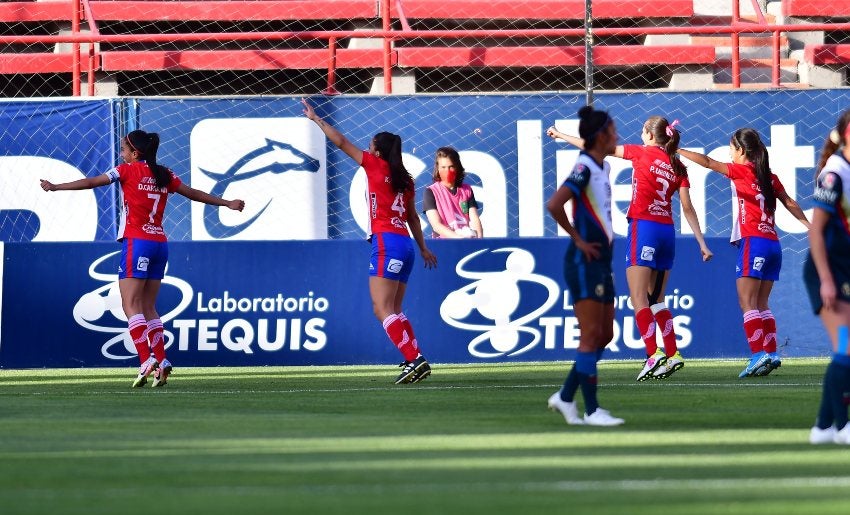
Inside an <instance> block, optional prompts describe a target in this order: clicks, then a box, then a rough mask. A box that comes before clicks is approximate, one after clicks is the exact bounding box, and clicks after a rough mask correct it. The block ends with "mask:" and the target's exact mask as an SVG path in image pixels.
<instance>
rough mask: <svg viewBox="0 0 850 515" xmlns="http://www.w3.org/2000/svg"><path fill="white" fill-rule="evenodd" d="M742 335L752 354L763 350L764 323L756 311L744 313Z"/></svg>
mask: <svg viewBox="0 0 850 515" xmlns="http://www.w3.org/2000/svg"><path fill="white" fill-rule="evenodd" d="M744 334H746V335H747V343H749V344H750V352H752V353H753V354H755V353H757V352H761V351H762V350H764V323H763V322H762V321H761V315H760V314H759V312H758V310H757V309H753V310H751V311H747V312H746V313H744Z"/></svg>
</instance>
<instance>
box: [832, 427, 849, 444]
mask: <svg viewBox="0 0 850 515" xmlns="http://www.w3.org/2000/svg"><path fill="white" fill-rule="evenodd" d="M832 441H833V442H835V443H837V444H838V445H850V424H844V427H842V428H841V430H840V431H835V434H834V435H833V437H832Z"/></svg>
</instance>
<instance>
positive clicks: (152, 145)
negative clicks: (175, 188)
mask: <svg viewBox="0 0 850 515" xmlns="http://www.w3.org/2000/svg"><path fill="white" fill-rule="evenodd" d="M127 143H128V144H129V145H130V148H132V149H133V150H135V151H136V152H138V153H139V155H140V156H141V158H142V159H143V160H144V161H145V163H146V164H147V165H148V168H150V170H151V173H152V174H153V177H154V181H155V182H156V187H157V188H160V189H161V188H164V187H166V186H168V183H169V182H171V171H170V170H169V169H168V168H166V167H164V166H162V165H159V164H157V163H156V152H157V150H159V134H157V133H155V132H150V133H148V132H145V131H141V130H135V131H132V132H130V133H129V134H127Z"/></svg>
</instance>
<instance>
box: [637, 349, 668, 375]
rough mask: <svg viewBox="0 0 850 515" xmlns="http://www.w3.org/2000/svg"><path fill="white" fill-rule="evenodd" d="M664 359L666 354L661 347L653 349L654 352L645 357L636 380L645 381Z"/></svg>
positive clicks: (665, 359)
mask: <svg viewBox="0 0 850 515" xmlns="http://www.w3.org/2000/svg"><path fill="white" fill-rule="evenodd" d="M665 361H667V356H665V355H664V351H662V350H661V349H659V350H657V351H655V354H653V355H652V356H650V357H648V358H646V361H644V362H643V370H641V371H640V374H638V376H637V380H638V381H639V382H640V381H646V380H647V379H649V378H650V377H652V374H653V372H655V370H656V369H658V367H660V366H661V365H663V364H664V362H665Z"/></svg>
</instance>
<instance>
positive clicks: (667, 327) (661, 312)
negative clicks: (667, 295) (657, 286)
mask: <svg viewBox="0 0 850 515" xmlns="http://www.w3.org/2000/svg"><path fill="white" fill-rule="evenodd" d="M651 309H652V311H653V312H654V313H655V322H656V323H657V324H658V328H659V329H660V330H661V339H662V340H663V341H664V354H666V355H667V357H668V358H669V357H671V356H673V354H676V352H677V351H678V350H679V349H678V347H676V331H674V330H673V314H672V313H670V310H669V309H667V306H665V305H664V304H656V305H655V306H652V308H651Z"/></svg>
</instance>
